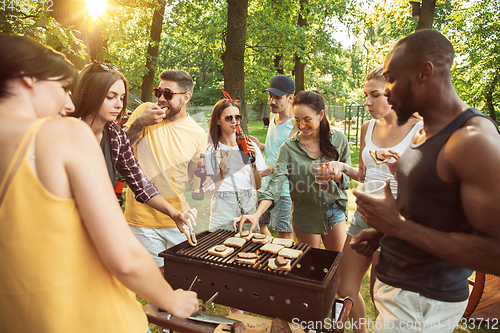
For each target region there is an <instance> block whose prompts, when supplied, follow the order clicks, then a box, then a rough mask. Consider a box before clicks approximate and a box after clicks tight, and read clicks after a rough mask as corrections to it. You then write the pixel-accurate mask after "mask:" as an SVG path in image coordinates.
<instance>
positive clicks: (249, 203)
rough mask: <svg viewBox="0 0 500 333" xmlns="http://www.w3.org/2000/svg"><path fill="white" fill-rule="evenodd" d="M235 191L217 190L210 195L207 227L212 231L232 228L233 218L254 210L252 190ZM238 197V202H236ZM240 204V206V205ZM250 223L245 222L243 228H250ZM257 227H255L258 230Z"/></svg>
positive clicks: (255, 197) (254, 194)
mask: <svg viewBox="0 0 500 333" xmlns="http://www.w3.org/2000/svg"><path fill="white" fill-rule="evenodd" d="M237 194H238V195H236V191H218V192H216V193H215V194H214V196H213V197H212V200H211V202H210V224H209V225H208V229H209V230H210V231H214V230H217V229H225V230H234V229H233V218H235V217H240V216H241V215H242V212H241V210H242V209H243V215H247V214H252V213H254V212H255V209H256V208H255V204H256V202H257V196H256V193H255V191H254V190H240V191H238V192H237ZM238 198H239V202H238ZM240 204H241V207H240ZM250 226H251V224H250V223H245V226H244V229H245V230H246V229H250ZM258 230H259V227H258V226H257V228H256V229H255V231H258Z"/></svg>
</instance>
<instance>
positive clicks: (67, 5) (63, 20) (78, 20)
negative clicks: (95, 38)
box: [48, 0, 102, 69]
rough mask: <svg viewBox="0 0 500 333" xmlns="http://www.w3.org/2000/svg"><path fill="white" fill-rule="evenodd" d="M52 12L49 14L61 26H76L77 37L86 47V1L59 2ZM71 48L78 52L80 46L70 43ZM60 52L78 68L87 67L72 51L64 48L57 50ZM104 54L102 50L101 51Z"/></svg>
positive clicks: (68, 0)
mask: <svg viewBox="0 0 500 333" xmlns="http://www.w3.org/2000/svg"><path fill="white" fill-rule="evenodd" d="M51 9H52V11H50V12H48V13H49V15H50V16H51V17H53V18H54V19H55V20H56V21H57V22H59V24H61V25H62V26H63V27H65V28H66V27H68V26H74V29H75V30H76V31H75V36H76V37H77V38H78V39H81V40H83V41H84V43H85V44H86V45H88V43H87V36H86V35H85V20H84V15H85V14H86V13H87V8H86V3H85V0H65V1H58V2H57V5H56V6H52V8H51ZM69 46H70V48H71V49H73V50H76V49H78V48H79V46H78V45H76V44H74V43H70V45H69ZM56 49H57V50H58V51H60V52H63V53H64V54H65V55H66V57H67V58H68V59H69V60H70V61H71V62H72V63H73V64H74V65H75V67H76V68H78V69H81V68H83V66H84V65H85V60H83V59H81V58H79V57H78V56H76V55H74V54H73V53H72V52H71V51H70V50H68V49H67V48H63V47H58V48H56ZM101 52H102V50H101Z"/></svg>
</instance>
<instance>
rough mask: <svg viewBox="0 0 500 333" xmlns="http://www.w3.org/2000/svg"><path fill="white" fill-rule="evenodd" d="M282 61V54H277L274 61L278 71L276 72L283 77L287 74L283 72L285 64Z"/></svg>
mask: <svg viewBox="0 0 500 333" xmlns="http://www.w3.org/2000/svg"><path fill="white" fill-rule="evenodd" d="M282 59H283V55H281V54H275V55H274V59H273V63H274V68H275V69H276V72H277V73H278V74H281V75H282V74H285V72H284V71H283V64H282V63H281V60H282Z"/></svg>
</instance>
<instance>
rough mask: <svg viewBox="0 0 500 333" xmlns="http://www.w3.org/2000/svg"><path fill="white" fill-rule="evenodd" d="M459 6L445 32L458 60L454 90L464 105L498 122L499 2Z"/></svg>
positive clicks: (484, 1)
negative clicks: (480, 111)
mask: <svg viewBox="0 0 500 333" xmlns="http://www.w3.org/2000/svg"><path fill="white" fill-rule="evenodd" d="M456 5H457V9H458V10H457V11H456V12H455V13H454V14H453V15H452V16H451V19H452V21H451V22H450V24H449V26H448V28H447V29H446V30H445V31H446V32H447V34H448V35H449V36H450V38H451V39H452V40H453V42H454V44H455V49H456V55H457V58H458V62H457V63H456V67H455V68H454V70H453V81H454V84H455V87H456V89H457V91H458V92H459V94H460V96H461V97H462V99H463V100H464V101H465V102H467V103H468V104H470V105H473V106H475V107H476V108H478V109H480V110H482V111H483V112H484V113H485V114H488V115H489V116H490V117H491V118H492V119H494V120H496V119H498V117H499V116H500V115H499V112H498V110H499V107H500V89H499V87H500V22H499V20H498V18H499V17H500V3H499V2H498V1H488V0H478V1H475V2H473V3H465V4H460V3H457V4H456ZM497 123H498V122H497Z"/></svg>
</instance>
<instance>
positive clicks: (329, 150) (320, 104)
mask: <svg viewBox="0 0 500 333" xmlns="http://www.w3.org/2000/svg"><path fill="white" fill-rule="evenodd" d="M292 105H293V106H296V105H306V106H308V107H310V108H311V109H313V110H314V111H316V114H320V112H321V110H325V100H324V98H323V96H321V94H320V92H319V91H317V90H312V91H301V92H299V93H298V94H297V95H295V98H294V99H293V104H292ZM330 140H331V133H330V123H329V122H328V119H326V115H325V116H324V117H323V119H321V122H320V124H319V148H320V149H321V151H322V152H323V154H325V155H326V156H327V157H328V158H331V159H333V160H335V161H337V160H338V159H339V152H338V150H337V148H335V147H334V146H333V145H332V142H331V141H330Z"/></svg>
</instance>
